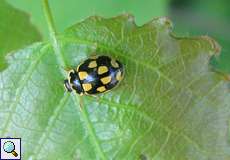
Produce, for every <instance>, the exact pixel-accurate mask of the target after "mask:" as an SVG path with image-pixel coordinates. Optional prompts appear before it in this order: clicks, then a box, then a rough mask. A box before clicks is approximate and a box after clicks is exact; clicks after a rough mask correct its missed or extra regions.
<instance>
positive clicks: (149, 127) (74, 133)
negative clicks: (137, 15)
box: [0, 14, 230, 160]
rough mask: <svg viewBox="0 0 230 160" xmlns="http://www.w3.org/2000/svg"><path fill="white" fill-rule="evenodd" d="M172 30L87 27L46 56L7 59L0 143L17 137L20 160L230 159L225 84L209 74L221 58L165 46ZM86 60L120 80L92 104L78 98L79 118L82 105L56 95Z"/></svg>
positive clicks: (204, 43) (38, 52) (167, 25)
mask: <svg viewBox="0 0 230 160" xmlns="http://www.w3.org/2000/svg"><path fill="white" fill-rule="evenodd" d="M171 26H172V24H171V22H170V21H169V20H168V19H167V18H157V19H154V20H152V21H151V22H149V23H147V24H145V25H144V26H140V27H138V26H136V25H135V23H134V18H133V17H132V16H130V15H127V14H124V15H121V16H118V17H115V18H110V19H104V18H102V17H90V18H88V19H86V20H84V21H82V22H80V23H77V24H76V25H74V26H72V27H70V28H69V29H67V30H66V31H65V32H64V33H63V34H61V35H60V36H58V39H57V42H58V44H57V45H54V46H55V48H54V49H53V48H52V45H51V44H49V43H36V44H33V45H31V46H29V47H27V48H24V49H22V50H19V51H17V52H15V53H14V54H13V55H10V56H8V57H7V60H8V63H9V64H10V65H9V67H8V68H7V69H6V70H4V71H3V72H2V73H1V74H0V90H1V94H0V99H1V101H0V118H1V119H0V120H1V123H0V129H1V130H0V136H1V137H3V136H12V137H14V136H17V137H22V146H23V147H22V154H23V159H29V158H30V159H83V160H84V159H125V160H129V159H130V160H133V159H139V158H141V159H145V158H147V159H154V160H186V159H189V160H217V159H218V160H226V159H229V158H230V143H229V125H230V124H229V117H230V115H229V113H230V92H229V86H228V85H229V82H227V81H225V80H224V78H223V76H222V75H221V74H217V73H215V72H213V71H212V70H211V69H210V66H209V59H210V57H211V56H213V55H214V54H217V53H218V52H220V48H219V46H218V44H217V43H216V42H215V41H214V40H213V39H211V38H209V37H193V38H178V37H175V36H172V34H171ZM59 48H60V49H61V50H60V53H61V54H59V53H57V51H58V50H59ZM54 51H55V52H54ZM93 53H97V54H104V55H109V56H112V57H116V58H117V59H119V60H120V61H121V62H122V63H123V64H124V66H125V77H124V80H123V81H122V82H121V84H120V85H119V86H118V87H117V88H115V89H114V90H112V91H110V92H108V93H105V94H102V95H100V96H98V98H94V97H90V96H83V97H81V98H82V100H83V106H84V107H83V108H82V109H80V106H79V104H80V102H79V100H80V99H79V98H80V97H79V96H78V95H76V94H75V93H71V94H70V93H66V92H65V91H64V87H63V80H64V79H65V78H66V76H67V73H66V72H65V71H64V68H66V67H76V66H77V65H78V64H79V63H80V61H82V60H83V59H85V58H87V57H88V56H90V55H92V54H93Z"/></svg>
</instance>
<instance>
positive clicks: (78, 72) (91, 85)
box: [64, 55, 124, 95]
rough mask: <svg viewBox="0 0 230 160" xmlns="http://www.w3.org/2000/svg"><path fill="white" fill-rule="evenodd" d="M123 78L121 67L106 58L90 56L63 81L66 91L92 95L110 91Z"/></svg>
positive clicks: (118, 63)
mask: <svg viewBox="0 0 230 160" xmlns="http://www.w3.org/2000/svg"><path fill="white" fill-rule="evenodd" d="M123 76H124V67H123V65H122V64H121V63H120V62H119V61H117V60H115V59H113V58H110V57H108V56H104V55H101V56H92V57H90V58H88V59H86V60H85V61H83V62H82V63H80V64H79V65H78V67H77V68H76V69H71V70H70V71H69V73H68V78H67V79H66V80H64V86H65V88H66V90H67V91H69V92H71V91H73V90H74V91H76V93H78V94H80V95H94V94H98V93H103V92H106V91H109V90H111V89H112V88H114V87H115V86H117V85H118V84H119V82H120V81H121V80H122V78H123Z"/></svg>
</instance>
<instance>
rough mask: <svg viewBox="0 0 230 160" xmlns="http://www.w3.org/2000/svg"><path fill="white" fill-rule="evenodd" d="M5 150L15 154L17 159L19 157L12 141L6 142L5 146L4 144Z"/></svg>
mask: <svg viewBox="0 0 230 160" xmlns="http://www.w3.org/2000/svg"><path fill="white" fill-rule="evenodd" d="M3 149H4V151H5V152H7V153H11V154H13V155H14V156H15V157H17V156H18V154H17V152H15V145H14V143H13V142H11V141H6V142H5V143H4V144H3Z"/></svg>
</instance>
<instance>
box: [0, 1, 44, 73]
mask: <svg viewBox="0 0 230 160" xmlns="http://www.w3.org/2000/svg"><path fill="white" fill-rule="evenodd" d="M0 19H1V23H0V70H3V69H4V68H5V67H6V63H5V60H4V57H5V55H6V54H7V53H9V52H11V51H13V50H16V49H19V48H21V47H25V46H26V45H28V44H31V43H33V42H35V41H40V40H41V36H40V34H39V32H38V31H37V29H36V28H35V27H34V26H32V25H31V24H30V21H29V16H28V15H27V14H26V13H24V12H22V11H19V10H17V9H14V8H13V7H12V6H10V5H9V4H7V3H6V2H5V0H1V1H0Z"/></svg>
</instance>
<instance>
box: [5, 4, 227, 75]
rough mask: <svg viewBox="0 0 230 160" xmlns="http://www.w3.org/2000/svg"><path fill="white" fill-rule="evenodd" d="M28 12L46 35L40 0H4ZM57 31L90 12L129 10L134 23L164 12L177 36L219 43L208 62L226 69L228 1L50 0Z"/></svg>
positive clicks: (140, 22) (113, 14)
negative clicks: (203, 37)
mask: <svg viewBox="0 0 230 160" xmlns="http://www.w3.org/2000/svg"><path fill="white" fill-rule="evenodd" d="M7 2H9V3H10V4H11V5H13V6H14V7H16V8H19V9H21V10H24V11H26V12H27V13H29V14H30V15H31V21H32V23H33V24H34V25H36V26H37V28H38V29H39V30H40V32H41V34H42V36H43V39H44V40H47V39H48V31H47V26H46V22H45V19H44V16H43V12H42V6H41V1H40V0H33V1H32V0H7ZM50 5H51V9H52V12H53V15H54V19H55V23H56V27H57V29H58V32H62V31H63V30H64V29H65V28H67V27H68V26H70V25H72V24H74V23H76V22H79V21H81V20H83V19H84V18H86V17H88V16H90V15H101V16H104V17H111V16H115V15H118V14H121V13H125V12H128V13H132V14H133V15H134V16H135V18H136V22H137V24H138V25H142V24H144V23H145V22H147V21H149V20H151V19H152V18H153V17H159V16H167V17H169V18H170V19H171V20H172V21H173V23H174V32H175V33H176V34H177V35H179V36H196V35H208V36H211V37H213V38H214V39H216V40H217V41H218V42H219V43H220V45H221V46H222V52H221V55H220V56H219V57H217V58H213V60H212V64H213V65H215V66H216V67H217V68H218V69H220V70H222V71H224V72H227V73H230V32H229V30H230V5H229V1H228V0H192V1H191V0H65V1H63V0H50Z"/></svg>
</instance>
